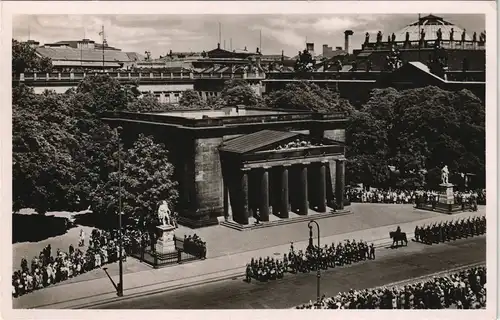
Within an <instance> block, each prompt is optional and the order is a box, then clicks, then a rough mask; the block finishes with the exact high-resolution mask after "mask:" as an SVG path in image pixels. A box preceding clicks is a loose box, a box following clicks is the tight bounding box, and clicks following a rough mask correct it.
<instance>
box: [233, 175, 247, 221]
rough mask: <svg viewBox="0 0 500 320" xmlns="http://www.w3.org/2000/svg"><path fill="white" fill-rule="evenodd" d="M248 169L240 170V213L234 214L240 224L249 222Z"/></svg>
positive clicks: (235, 219)
mask: <svg viewBox="0 0 500 320" xmlns="http://www.w3.org/2000/svg"><path fill="white" fill-rule="evenodd" d="M248 171H249V170H248V169H241V171H240V185H239V197H238V198H239V199H238V202H239V204H238V211H239V212H238V213H237V214H235V215H233V219H234V221H236V222H238V223H240V224H248Z"/></svg>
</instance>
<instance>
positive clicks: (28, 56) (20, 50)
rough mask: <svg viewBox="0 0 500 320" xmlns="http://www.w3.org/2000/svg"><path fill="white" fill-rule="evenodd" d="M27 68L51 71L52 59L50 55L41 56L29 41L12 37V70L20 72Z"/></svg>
mask: <svg viewBox="0 0 500 320" xmlns="http://www.w3.org/2000/svg"><path fill="white" fill-rule="evenodd" d="M27 69H30V70H32V71H40V72H50V71H51V70H52V61H51V60H50V58H48V57H41V56H40V55H39V54H38V53H37V52H36V49H34V48H32V47H31V46H30V45H29V44H28V43H26V42H19V41H17V40H14V39H12V72H13V73H16V74H19V73H23V72H25V71H26V70H27Z"/></svg>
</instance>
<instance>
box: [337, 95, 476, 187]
mask: <svg viewBox="0 0 500 320" xmlns="http://www.w3.org/2000/svg"><path fill="white" fill-rule="evenodd" d="M352 121H353V122H352V123H351V125H350V126H349V127H348V128H347V133H346V136H347V144H348V157H349V158H350V159H353V161H351V162H350V163H349V165H348V169H347V171H348V172H350V177H352V179H354V180H365V181H360V182H365V183H368V181H369V183H376V184H378V185H381V186H382V185H389V184H390V183H395V185H392V186H393V187H396V186H400V187H403V186H406V187H408V186H417V185H421V180H422V179H421V173H422V172H427V183H428V185H429V186H430V187H433V188H434V187H437V186H436V185H437V184H438V183H439V180H440V179H439V175H440V169H441V168H442V167H443V166H444V165H445V164H447V165H448V167H449V168H450V170H451V171H452V172H458V173H460V172H461V173H467V172H469V173H474V174H476V175H477V176H476V179H475V181H476V186H484V177H485V176H484V173H485V109H484V105H483V104H482V103H481V101H480V100H479V99H478V98H477V97H475V96H474V95H473V94H472V93H471V92H470V91H467V90H462V91H459V92H451V91H445V90H443V89H440V88H437V87H425V88H417V89H409V90H403V91H397V90H395V89H392V88H388V89H376V90H373V91H372V93H371V97H370V99H369V100H368V102H367V103H366V104H365V105H364V106H363V108H362V109H361V113H360V114H357V115H353V117H352ZM374 155H375V156H374ZM355 161H359V162H360V163H358V164H354V163H353V162H355ZM363 163H364V164H363ZM379 164H383V165H387V166H392V167H394V168H395V172H398V177H397V179H396V181H392V182H391V181H389V177H388V176H387V180H386V181H385V182H384V181H382V180H383V179H379V178H377V179H375V180H376V181H373V179H372V177H370V173H369V171H366V170H364V169H363V168H365V169H366V168H367V167H375V166H378V165H379ZM349 166H350V168H349ZM363 170H364V171H363ZM375 171H377V170H375ZM378 172H380V171H378Z"/></svg>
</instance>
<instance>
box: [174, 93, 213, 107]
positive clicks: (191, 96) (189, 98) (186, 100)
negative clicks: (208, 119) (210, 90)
mask: <svg viewBox="0 0 500 320" xmlns="http://www.w3.org/2000/svg"><path fill="white" fill-rule="evenodd" d="M179 105H180V107H181V108H184V109H204V108H206V103H205V101H203V99H201V97H200V95H199V94H198V92H196V91H194V90H186V91H184V92H183V93H182V97H181V98H180V100H179Z"/></svg>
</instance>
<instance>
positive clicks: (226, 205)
mask: <svg viewBox="0 0 500 320" xmlns="http://www.w3.org/2000/svg"><path fill="white" fill-rule="evenodd" d="M222 184H223V185H224V188H223V190H224V191H223V192H224V219H226V220H227V219H228V218H229V188H228V187H227V182H226V181H225V180H223V181H222Z"/></svg>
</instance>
